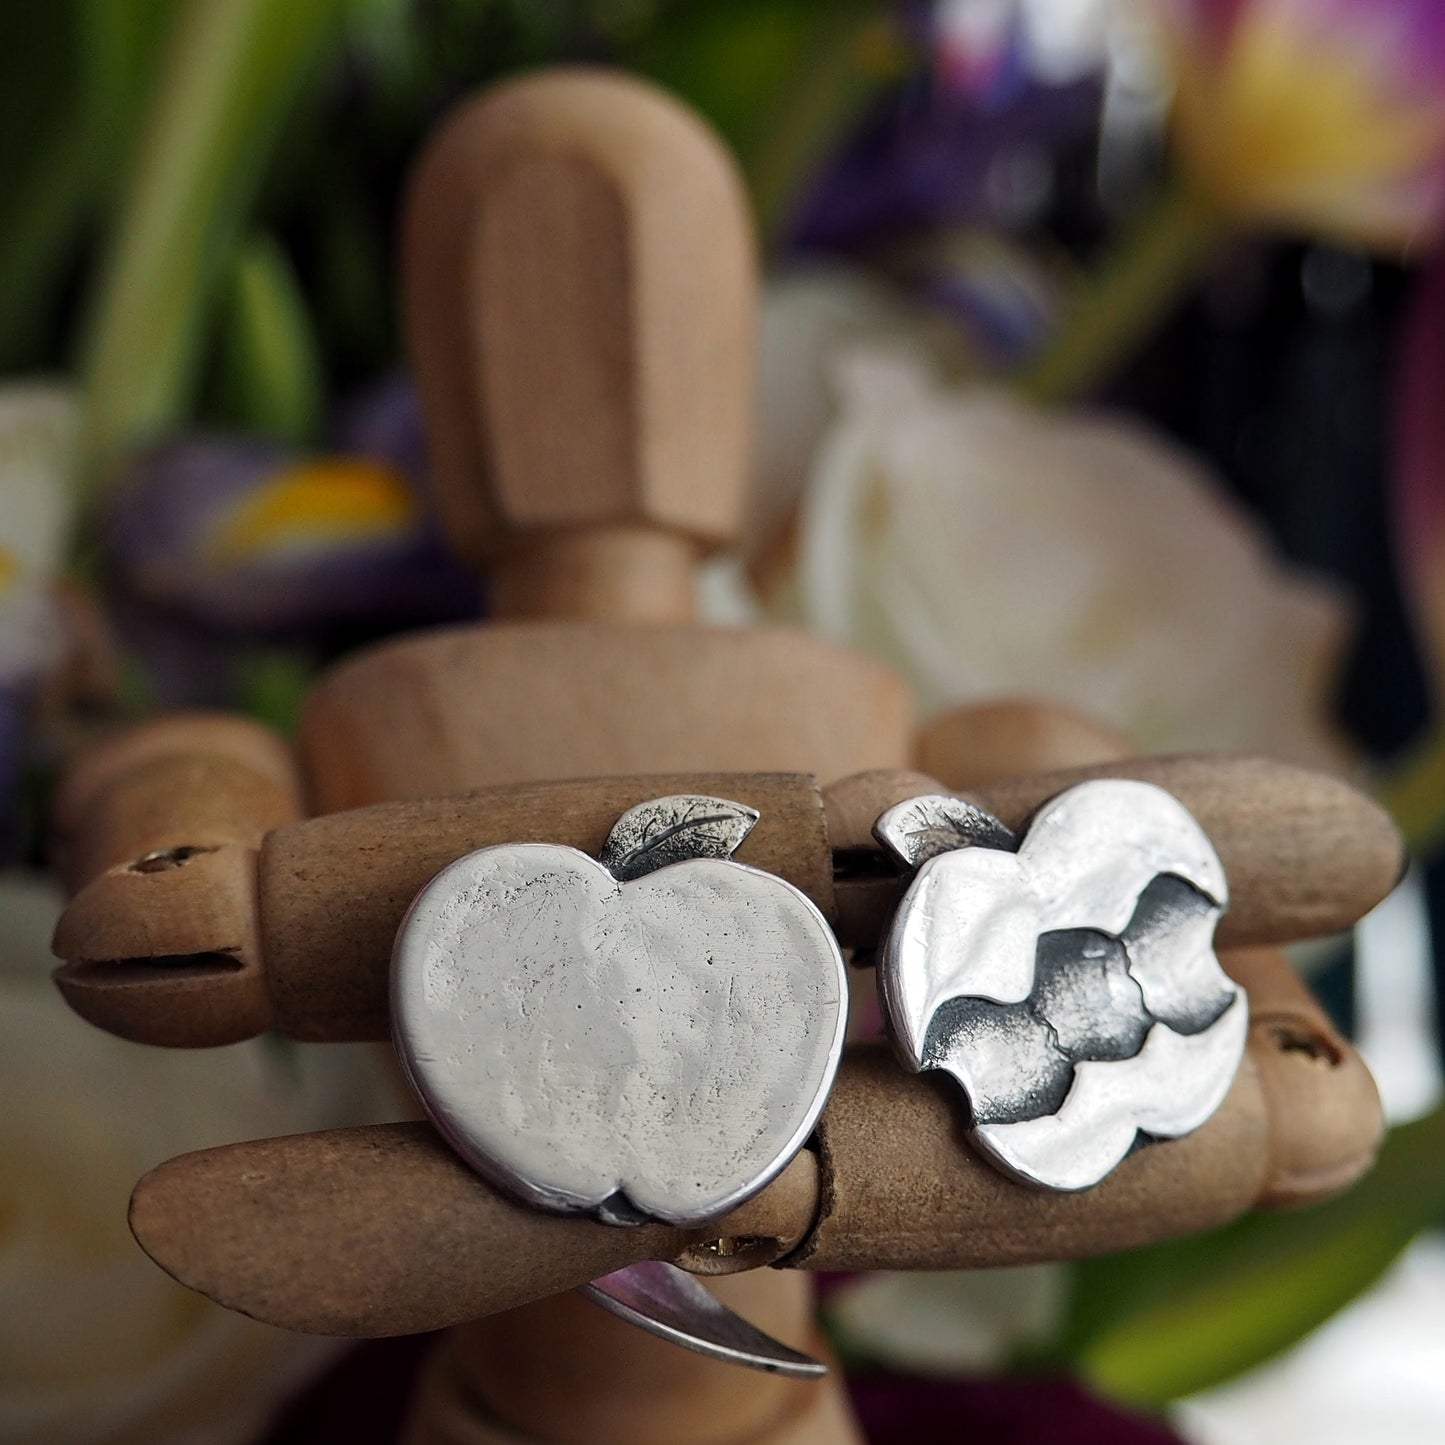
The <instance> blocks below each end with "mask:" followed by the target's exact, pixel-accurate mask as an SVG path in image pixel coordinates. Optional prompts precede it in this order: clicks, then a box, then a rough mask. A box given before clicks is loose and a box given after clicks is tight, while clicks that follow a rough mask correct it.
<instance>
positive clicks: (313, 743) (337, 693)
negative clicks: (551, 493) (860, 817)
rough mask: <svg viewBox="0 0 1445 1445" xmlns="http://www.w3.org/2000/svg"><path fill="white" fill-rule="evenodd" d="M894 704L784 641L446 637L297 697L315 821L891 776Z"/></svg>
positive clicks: (417, 640)
mask: <svg viewBox="0 0 1445 1445" xmlns="http://www.w3.org/2000/svg"><path fill="white" fill-rule="evenodd" d="M911 711H912V703H911V701H910V699H909V697H908V694H907V691H906V689H905V688H904V686H903V684H902V682H900V681H899V680H898V679H897V678H895V677H894V676H893V674H892V673H890V672H889V671H888V670H887V669H886V668H884V667H881V666H880V665H879V664H878V663H876V662H873V661H872V660H871V659H869V658H865V657H862V656H860V655H858V654H856V653H852V652H847V651H845V650H843V649H842V648H838V647H835V646H833V645H832V644H831V643H828V642H824V641H822V640H821V639H819V638H815V637H810V636H808V635H807V634H806V633H801V632H790V631H787V630H785V629H771V628H768V629H752V628H739V629H736V630H734V629H730V628H705V627H660V626H659V627H633V626H623V625H615V626H609V625H605V624H595V625H582V624H575V623H574V624H561V623H542V622H536V623H515V624H494V625H492V626H490V627H487V628H447V629H443V630H441V631H437V632H431V633H426V634H422V635H419V636H413V637H409V638H407V639H405V640H404V641H402V642H396V643H388V644H386V645H385V646H382V647H378V648H373V649H371V650H369V651H368V652H366V653H365V654H363V655H362V656H360V657H358V658H355V659H353V660H352V661H350V662H347V663H344V664H342V665H341V666H340V667H339V668H337V669H336V670H335V671H333V672H331V673H330V674H328V675H327V676H326V677H324V678H323V679H322V681H321V682H320V683H319V684H318V685H317V687H316V688H315V689H314V690H313V692H312V694H311V697H310V698H309V700H308V702H307V705H306V711H305V715H304V717H303V720H302V727H301V737H300V748H301V752H302V756H303V757H304V759H305V761H306V767H307V773H308V776H309V778H310V781H311V786H312V789H313V792H314V797H315V803H316V811H318V812H334V811H336V810H338V809H341V808H354V807H357V806H359V805H361V804H364V803H374V802H377V801H378V800H379V799H382V798H426V797H436V796H439V795H441V794H444V793H455V792H459V791H461V790H462V789H464V788H485V787H490V786H493V785H497V784H504V783H526V782H546V781H550V780H552V779H554V778H580V777H605V776H615V775H617V774H622V773H684V772H787V773H800V772H807V773H814V774H816V775H817V776H818V777H820V778H822V779H823V780H824V781H825V782H827V781H831V780H832V779H834V778H837V777H841V776H843V775H844V774H846V773H853V772H858V771H861V770H862V769H864V768H874V767H891V766H893V765H894V764H895V763H896V762H897V760H898V758H899V757H901V756H902V755H903V754H904V752H905V750H906V749H907V746H908V735H909V727H910V714H911Z"/></svg>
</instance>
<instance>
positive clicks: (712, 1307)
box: [581, 1260, 828, 1379]
mask: <svg viewBox="0 0 1445 1445" xmlns="http://www.w3.org/2000/svg"><path fill="white" fill-rule="evenodd" d="M581 1292H582V1293H583V1294H584V1295H586V1296H587V1297H588V1298H589V1299H591V1300H593V1301H594V1302H595V1303H597V1304H599V1305H601V1306H602V1308H603V1309H606V1310H611V1311H612V1313H613V1314H615V1315H620V1316H621V1317H622V1318H623V1319H625V1320H627V1321H629V1322H630V1323H632V1324H634V1325H637V1326H638V1327H639V1328H641V1329H644V1330H647V1331H648V1332H649V1333H650V1334H654V1335H658V1336H660V1337H661V1338H662V1339H664V1340H671V1341H672V1343H673V1344H675V1345H683V1346H685V1347H686V1348H687V1349H689V1350H696V1351H697V1352H698V1353H699V1354H701V1355H711V1356H712V1357H713V1358H714V1359H718V1360H727V1361H728V1362H729V1363H730V1364H734V1365H747V1366H749V1367H750V1368H752V1369H754V1370H767V1371H769V1372H770V1373H772V1374H777V1375H796V1376H798V1377H800V1378H802V1379H816V1378H817V1377H818V1376H819V1375H826V1374H827V1373H828V1367H827V1366H826V1365H824V1364H822V1363H821V1362H820V1361H818V1360H815V1359H812V1358H811V1357H809V1356H808V1355H804V1354H800V1353H799V1352H798V1351H797V1350H793V1349H789V1347H788V1346H787V1345H785V1344H783V1343H781V1342H780V1341H778V1340H775V1339H774V1338H773V1337H772V1336H771V1335H765V1334H764V1333H763V1332H762V1331H761V1330H760V1329H758V1328H757V1327H756V1326H754V1325H750V1324H749V1323H748V1322H747V1321H746V1320H745V1319H743V1318H742V1316H741V1315H737V1314H734V1313H733V1312H732V1310H730V1309H728V1308H727V1307H726V1306H725V1305H722V1304H720V1303H719V1302H718V1300H717V1299H716V1298H714V1296H713V1295H712V1294H710V1293H709V1291H708V1289H707V1287H706V1286H705V1285H704V1284H703V1283H702V1282H701V1281H700V1280H697V1279H694V1278H693V1276H692V1275H690V1274H688V1273H687V1272H686V1271H685V1270H681V1269H679V1268H678V1267H677V1266H676V1265H674V1264H664V1263H662V1262H661V1261H651V1260H650V1261H646V1262H644V1263H641V1264H633V1265H629V1266H628V1267H627V1268H626V1269H620V1270H618V1271H617V1273H616V1274H607V1275H603V1277H602V1278H601V1279H596V1280H593V1281H592V1283H591V1284H587V1285H583V1286H582V1291H581Z"/></svg>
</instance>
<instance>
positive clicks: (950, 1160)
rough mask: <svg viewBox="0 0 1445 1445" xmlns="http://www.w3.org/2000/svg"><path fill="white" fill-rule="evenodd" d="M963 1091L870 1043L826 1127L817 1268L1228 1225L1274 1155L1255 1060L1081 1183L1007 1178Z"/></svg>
mask: <svg viewBox="0 0 1445 1445" xmlns="http://www.w3.org/2000/svg"><path fill="white" fill-rule="evenodd" d="M964 1119H965V1111H964V1109H963V1107H962V1103H961V1099H960V1096H959V1091H958V1089H957V1087H956V1086H955V1085H953V1084H952V1083H951V1082H950V1081H949V1080H947V1079H944V1078H942V1077H940V1076H938V1075H929V1074H923V1075H909V1074H906V1073H904V1072H903V1071H902V1070H901V1069H900V1068H899V1067H898V1065H897V1064H896V1063H895V1062H894V1060H893V1058H892V1056H891V1054H890V1053H889V1051H888V1049H887V1048H886V1047H885V1046H882V1045H859V1046H857V1047H855V1048H854V1049H853V1050H852V1051H851V1054H850V1057H849V1060H848V1068H847V1069H846V1070H844V1071H843V1072H842V1073H840V1074H839V1076H838V1083H837V1086H836V1087H835V1088H834V1090H833V1095H832V1098H830V1099H829V1101H828V1107H827V1109H825V1110H824V1113H823V1118H822V1120H821V1121H820V1123H819V1126H818V1143H819V1158H820V1161H821V1163H822V1166H823V1199H822V1206H821V1214H820V1219H819V1223H818V1227H817V1228H816V1229H815V1230H814V1232H813V1234H812V1236H811V1237H810V1238H809V1240H808V1242H807V1244H806V1245H804V1247H803V1250H802V1251H801V1252H800V1254H799V1255H798V1256H797V1257H796V1261H795V1262H796V1263H797V1264H799V1265H801V1266H803V1267H805V1268H808V1269H976V1268H985V1267H991V1266H994V1265H1005V1264H1027V1263H1034V1262H1038V1261H1042V1260H1052V1259H1075V1258H1079V1257H1082V1256H1085V1255H1094V1254H1107V1253H1110V1252H1113V1251H1115V1250H1121V1249H1129V1248H1134V1247H1137V1246H1139V1245H1143V1244H1149V1243H1152V1242H1154V1241H1157V1240H1161V1239H1168V1238H1172V1237H1174V1236H1176V1235H1181V1234H1190V1233H1194V1232H1197V1231H1198V1230H1201V1229H1206V1228H1209V1227H1211V1226H1214V1225H1218V1224H1222V1223H1224V1222H1225V1221H1226V1220H1229V1219H1232V1218H1234V1217H1235V1216H1236V1215H1238V1214H1241V1213H1243V1212H1244V1210H1246V1209H1248V1208H1249V1207H1250V1206H1251V1205H1252V1204H1253V1203H1254V1201H1255V1199H1256V1198H1257V1197H1258V1195H1259V1192H1260V1190H1261V1188H1262V1187H1263V1184H1264V1181H1265V1178H1266V1175H1267V1170H1268V1161H1269V1137H1268V1125H1267V1122H1266V1117H1265V1109H1264V1100H1263V1097H1262V1096H1261V1093H1260V1089H1259V1081H1258V1078H1257V1076H1256V1074H1255V1071H1254V1067H1253V1064H1252V1063H1251V1062H1250V1061H1249V1060H1248V1059H1247V1060H1246V1063H1245V1065H1244V1067H1243V1068H1242V1069H1241V1071H1240V1074H1239V1077H1238V1079H1237V1080H1236V1082H1235V1086H1234V1089H1233V1090H1232V1091H1231V1093H1230V1095H1229V1097H1228V1098H1227V1099H1226V1100H1225V1102H1224V1104H1223V1106H1222V1107H1221V1108H1220V1110H1219V1112H1218V1113H1217V1114H1215V1116H1214V1117H1213V1118H1212V1119H1211V1120H1210V1121H1209V1122H1208V1123H1207V1124H1206V1125H1205V1126H1204V1127H1203V1128H1202V1129H1200V1130H1198V1131H1197V1132H1196V1133H1194V1134H1191V1135H1189V1136H1187V1137H1186V1138H1184V1139H1177V1140H1173V1141H1171V1142H1169V1143H1167V1144H1158V1145H1155V1146H1154V1147H1152V1148H1149V1149H1144V1150H1141V1151H1140V1152H1139V1153H1137V1154H1135V1155H1132V1156H1131V1157H1130V1158H1128V1159H1126V1160H1125V1161H1124V1162H1123V1163H1122V1164H1121V1165H1120V1166H1119V1167H1118V1168H1117V1169H1116V1170H1115V1171H1114V1172H1113V1173H1112V1174H1111V1175H1109V1177H1108V1178H1107V1179H1105V1180H1104V1181H1103V1182H1102V1183H1101V1184H1098V1185H1096V1186H1095V1187H1094V1188H1092V1189H1087V1190H1083V1191H1081V1192H1080V1193H1077V1194H1059V1193H1053V1192H1049V1191H1044V1190H1036V1189H1030V1188H1028V1187H1026V1186H1024V1185H1022V1184H1017V1183H1015V1182H1014V1181H1012V1180H1010V1179H1006V1178H1005V1177H1004V1176H1003V1175H1002V1174H1000V1173H999V1172H998V1171H997V1170H996V1169H993V1168H992V1167H991V1166H989V1165H988V1164H986V1163H985V1162H984V1161H983V1160H982V1159H981V1158H979V1156H978V1155H976V1154H975V1153H974V1152H973V1151H972V1149H970V1148H969V1147H968V1145H967V1143H966V1142H965V1136H964V1132H963V1125H964Z"/></svg>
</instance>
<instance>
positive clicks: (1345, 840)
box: [825, 753, 1405, 948]
mask: <svg viewBox="0 0 1445 1445" xmlns="http://www.w3.org/2000/svg"><path fill="white" fill-rule="evenodd" d="M914 777H916V775H914V774H909V773H903V774H901V775H900V774H899V773H897V772H889V771H887V770H880V771H877V772H876V773H874V774H873V775H871V776H870V777H869V778H867V779H858V780H849V781H848V782H847V783H846V785H845V786H844V787H843V788H842V789H829V790H827V793H826V795H825V798H826V802H827V806H828V809H829V813H830V816H832V815H834V814H837V815H839V816H842V815H843V814H844V813H845V812H846V814H847V816H849V817H852V818H862V817H866V815H867V813H868V811H869V809H870V807H871V802H870V800H869V799H870V794H871V795H874V796H876V798H877V800H878V803H879V807H878V811H879V812H881V811H882V810H883V808H884V807H887V806H890V804H891V803H893V802H897V801H899V794H900V792H901V791H902V790H904V789H906V788H907V787H908V786H909V785H910V781H911V779H912V778H914ZM1090 778H1137V779H1140V780H1141V781H1144V782H1149V783H1154V784H1155V785H1156V786H1158V787H1161V788H1163V789H1165V790H1166V791H1167V792H1169V793H1172V794H1173V795H1174V796H1175V797H1176V798H1178V799H1179V801H1180V802H1181V803H1183V804H1184V806H1185V807H1186V808H1188V809H1189V811H1190V812H1191V813H1192V814H1193V815H1194V817H1195V818H1196V819H1197V820H1198V821H1199V823H1200V825H1201V826H1202V827H1203V829H1204V831H1205V832H1206V833H1207V834H1208V835H1209V839H1210V841H1211V842H1212V843H1213V844H1214V848H1215V851H1216V852H1217V853H1218V854H1219V857H1220V861H1221V862H1222V863H1223V864H1224V871H1225V875H1226V877H1227V878H1228V879H1229V888H1230V903H1229V909H1228V911H1227V912H1226V913H1225V915H1224V917H1223V918H1222V919H1221V920H1220V924H1219V928H1218V930H1217V932H1216V941H1217V942H1218V943H1219V945H1220V946H1221V947H1223V948H1239V947H1251V946H1254V945H1257V944H1266V943H1288V942H1293V941H1295V940H1298V939H1303V938H1317V937H1322V936H1324V935H1326V934H1330V933H1337V932H1339V931H1340V930H1342V929H1345V928H1348V927H1350V926H1351V925H1352V924H1353V923H1355V922H1357V921H1358V920H1359V919H1361V918H1363V917H1364V915H1365V914H1366V913H1368V912H1369V911H1370V909H1371V908H1373V907H1374V906H1375V905H1376V904H1377V903H1378V902H1379V901H1380V900H1381V899H1382V898H1384V897H1385V896H1386V894H1388V893H1389V892H1390V891H1391V890H1392V889H1393V888H1394V887H1395V885H1396V883H1398V882H1399V881H1400V877H1401V875H1402V873H1403V871H1404V867H1405V851H1404V844H1403V842H1402V840H1401V838H1400V834H1399V830H1398V829H1397V828H1396V827H1395V825H1394V823H1393V822H1392V821H1391V820H1390V817H1389V815H1388V814H1387V813H1386V812H1385V811H1384V810H1383V809H1382V808H1381V807H1380V806H1379V805H1378V804H1377V803H1375V802H1374V801H1373V800H1372V799H1370V798H1368V797H1366V796H1365V795H1364V794H1363V793H1361V792H1360V791H1359V790H1358V789H1356V788H1353V787H1351V786H1350V785H1349V784H1348V783H1345V782H1342V781H1341V780H1340V779H1338V778H1333V777H1330V776H1329V775H1328V774H1325V773H1316V772H1311V771H1309V770H1308V769H1305V768H1297V767H1293V766H1291V765H1290V764H1288V763H1278V762H1274V761H1272V760H1271V759H1268V758H1251V757H1231V756H1230V755H1228V754H1224V753H1212V754H1198V755H1194V756H1182V757H1158V758H1133V759H1128V760H1125V761H1121V762H1108V763H1099V764H1096V765H1093V766H1090V767H1082V768H1068V769H1064V770H1061V771H1058V772H1050V773H1036V774H1034V775H1032V776H1030V777H1024V778H1015V779H1012V780H1010V781H1007V782H1001V783H995V784H990V785H989V786H987V787H981V788H973V789H970V790H969V791H968V793H967V794H966V796H968V797H969V798H971V799H972V800H973V801H974V802H976V803H978V805H979V806H980V807H982V808H986V809H987V810H988V811H989V812H991V813H993V814H995V815H996V816H997V817H999V818H1001V819H1002V820H1003V821H1004V822H1005V823H1007V824H1008V826H1009V827H1010V828H1013V829H1016V830H1019V829H1023V828H1025V827H1026V826H1027V824H1028V820H1029V818H1030V817H1031V816H1032V815H1033V813H1034V812H1035V811H1036V810H1037V809H1038V808H1039V807H1040V806H1041V805H1042V804H1043V803H1045V802H1047V801H1048V800H1049V799H1050V798H1052V797H1055V796H1056V795H1057V794H1059V793H1061V792H1063V791H1064V790H1065V789H1066V788H1071V787H1073V786H1074V785H1075V784H1077V783H1082V782H1085V781H1087V780H1088V779H1090ZM855 831H856V830H855ZM905 885H906V880H904V879H899V880H898V883H897V884H896V885H895V887H894V888H893V889H891V890H890V889H888V888H886V887H882V886H874V887H872V888H871V889H869V890H867V891H866V892H865V891H863V890H859V891H858V892H856V893H855V894H853V895H851V896H849V897H848V899H847V900H846V903H845V901H844V898H843V890H842V889H841V887H840V888H839V908H840V926H841V924H842V923H843V922H845V921H846V924H847V927H848V930H849V939H850V942H851V941H856V940H858V939H863V938H866V937H867V936H868V935H870V934H872V935H875V936H876V934H877V932H878V931H879V929H881V928H882V927H883V926H884V924H885V921H886V919H887V918H888V917H889V916H891V914H892V911H893V909H894V908H895V907H896V904H897V900H898V898H899V896H901V893H902V890H903V888H904V886H905Z"/></svg>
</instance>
